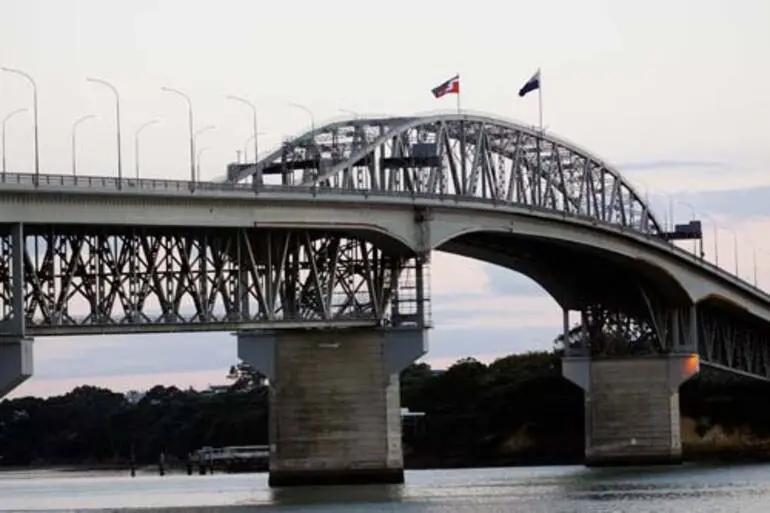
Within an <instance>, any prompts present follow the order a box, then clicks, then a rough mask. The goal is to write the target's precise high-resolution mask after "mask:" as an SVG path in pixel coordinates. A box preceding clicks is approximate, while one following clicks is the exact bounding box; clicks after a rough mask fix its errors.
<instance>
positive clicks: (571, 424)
mask: <svg viewBox="0 0 770 513" xmlns="http://www.w3.org/2000/svg"><path fill="white" fill-rule="evenodd" d="M228 376H229V378H230V379H231V384H230V386H229V387H227V389H226V390H224V391H223V392H221V393H211V392H206V391H203V392H199V391H194V390H180V389H178V388H176V387H163V386H156V387H154V388H152V389H150V390H149V391H147V392H146V393H145V394H144V395H143V396H142V397H141V398H135V397H133V396H131V395H127V394H120V393H116V392H113V391H110V390H107V389H104V388H98V387H93V386H88V385H84V386H81V387H78V388H76V389H74V390H73V391H71V392H70V393H68V394H65V395H61V396H56V397H50V398H46V399H42V398H35V397H24V398H18V399H13V400H4V401H1V402H0V465H4V466H26V465H119V464H125V463H127V462H128V461H130V460H131V458H134V460H135V461H136V462H137V463H140V464H141V463H145V464H151V463H154V462H156V461H157V458H158V455H159V454H160V453H161V452H163V453H165V454H166V455H167V457H169V458H174V457H177V458H181V459H183V458H186V456H187V454H188V453H190V452H191V451H194V450H195V449H198V448H200V447H203V446H214V447H217V446H227V445H264V444H267V443H268V404H267V401H268V394H267V386H266V385H265V382H264V379H263V378H262V376H260V375H259V374H258V373H256V372H254V371H253V370H252V369H250V368H249V367H248V366H246V365H243V364H240V365H237V366H234V367H233V368H231V369H230V373H229V375H228ZM704 376H705V374H704V375H703V376H699V377H697V378H695V379H693V380H691V381H689V382H688V383H686V384H685V385H684V386H683V387H682V389H681V391H680V404H681V411H682V415H683V416H688V417H691V418H693V419H695V420H696V421H697V425H698V429H699V430H702V431H703V432H704V433H705V432H706V431H707V430H708V429H709V428H710V427H711V426H714V425H719V426H721V427H722V428H724V429H727V430H730V429H737V428H741V429H750V430H751V431H752V432H753V433H755V434H756V435H757V436H760V437H766V436H770V412H769V411H768V409H766V408H764V401H765V399H764V398H765V397H766V396H767V392H768V391H769V390H770V385H767V384H765V383H762V382H751V381H749V382H736V383H732V384H731V383H723V382H719V381H714V380H711V379H710V378H707V377H704ZM401 398H402V406H404V407H407V408H409V409H410V410H411V411H415V412H424V413H425V416H423V417H419V418H416V419H411V420H409V421H405V426H404V451H405V458H406V463H407V465H408V466H411V467H428V466H430V467H449V466H464V465H506V464H523V463H554V464H556V463H570V462H578V461H580V460H581V459H582V457H583V443H584V439H583V436H584V435H583V426H584V424H583V423H584V412H583V392H582V391H581V390H580V389H579V388H577V387H576V386H575V385H573V384H571V383H569V382H568V381H567V380H565V379H564V378H563V377H562V376H561V360H560V355H559V354H558V352H538V353H528V354H522V355H511V356H507V357H504V358H500V359H498V360H496V361H494V362H492V363H491V364H488V365H487V364H484V363H481V362H479V361H476V360H474V359H473V358H466V359H462V360H459V361H457V362H456V363H455V364H454V365H452V366H451V367H449V368H448V369H447V370H445V371H441V372H438V371H434V370H433V369H431V367H430V366H429V365H427V364H424V363H418V364H413V365H411V366H409V367H408V368H406V369H405V370H404V371H403V372H402V373H401Z"/></svg>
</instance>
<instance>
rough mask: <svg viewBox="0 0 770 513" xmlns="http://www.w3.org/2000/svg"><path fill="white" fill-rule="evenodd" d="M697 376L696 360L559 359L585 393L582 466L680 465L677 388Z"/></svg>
mask: <svg viewBox="0 0 770 513" xmlns="http://www.w3.org/2000/svg"><path fill="white" fill-rule="evenodd" d="M698 371H699V359H698V355H697V354H672V355H656V356H648V357H631V358H618V359H606V360H604V359H592V358H589V357H580V358H565V359H564V360H563V361H562V372H563V374H564V377H565V378H567V379H569V380H570V381H572V382H573V383H575V384H576V385H578V386H579V387H581V388H582V389H583V390H584V391H585V463H586V465H588V466H609V465H644V464H666V463H681V461H682V442H681V431H680V421H679V420H680V419H679V415H680V414H679V386H680V385H681V384H682V383H684V382H685V381H687V380H688V379H689V378H691V377H692V376H694V375H695V374H697V372H698Z"/></svg>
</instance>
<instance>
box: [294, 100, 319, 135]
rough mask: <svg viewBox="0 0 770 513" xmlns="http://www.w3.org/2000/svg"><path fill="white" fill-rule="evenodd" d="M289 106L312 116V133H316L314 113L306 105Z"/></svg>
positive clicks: (295, 104)
mask: <svg viewBox="0 0 770 513" xmlns="http://www.w3.org/2000/svg"><path fill="white" fill-rule="evenodd" d="M289 105H290V106H292V107H296V108H298V109H301V110H304V111H305V112H307V113H308V115H309V116H310V133H311V134H314V133H315V117H314V116H313V111H311V110H310V109H308V108H307V107H305V106H304V105H301V104H299V103H289Z"/></svg>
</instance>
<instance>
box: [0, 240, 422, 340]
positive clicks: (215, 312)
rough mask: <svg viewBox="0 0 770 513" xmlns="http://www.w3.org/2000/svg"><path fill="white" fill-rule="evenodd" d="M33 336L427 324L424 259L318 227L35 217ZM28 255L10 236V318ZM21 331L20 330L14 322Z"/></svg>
mask: <svg viewBox="0 0 770 513" xmlns="http://www.w3.org/2000/svg"><path fill="white" fill-rule="evenodd" d="M24 230H25V235H24V251H23V253H22V254H21V258H23V269H24V272H23V274H24V283H23V290H24V312H25V313H24V317H25V326H26V332H27V333H28V334H30V335H36V334H37V335H59V334H70V333H106V332H109V333H114V332H136V331H144V332H152V331H196V330H200V331H202V330H226V329H238V328H243V327H248V326H251V325H264V324H265V323H278V324H279V325H289V324H291V325H293V324H300V325H311V324H312V325H322V326H334V325H341V324H344V323H353V324H355V323H365V324H372V325H375V324H376V325H383V324H389V323H393V322H412V323H415V322H416V323H422V322H423V317H420V318H418V315H420V316H424V314H425V308H424V304H425V303H426V301H427V300H426V298H425V297H424V296H425V294H424V291H423V288H422V280H423V273H424V270H423V263H422V261H418V260H416V259H415V258H412V257H411V256H409V255H406V254H398V253H396V252H394V251H392V250H391V251H385V250H383V249H381V248H379V247H377V246H376V245H375V244H374V243H372V242H369V241H367V240H365V239H363V238H358V237H351V236H343V235H341V234H338V233H331V232H321V231H308V230H292V229H284V230H262V229H221V228H217V229H208V230H207V229H195V230H183V229H169V228H156V227H153V228H135V229H126V228H122V227H114V228H110V227H94V228H87V227H83V228H76V229H73V228H64V227H60V226H49V227H39V226H36V227H30V226H25V227H24ZM14 258H16V253H15V252H14V251H13V244H12V243H11V237H10V236H6V237H2V238H1V239H0V319H2V320H3V321H5V322H0V327H1V326H5V327H6V329H5V330H3V331H5V332H6V334H9V333H8V332H9V330H10V328H9V326H10V325H11V324H12V323H10V320H12V319H14V318H15V315H14V300H15V297H14V294H13V285H14V273H13V272H12V268H13V263H14ZM11 331H12V330H11Z"/></svg>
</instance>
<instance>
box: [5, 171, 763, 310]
mask: <svg viewBox="0 0 770 513" xmlns="http://www.w3.org/2000/svg"><path fill="white" fill-rule="evenodd" d="M36 182H37V183H36ZM8 186H10V187H8ZM16 186H21V187H22V188H23V189H24V190H29V192H36V191H40V190H50V189H55V190H61V189H62V188H69V187H72V188H75V189H76V190H82V191H84V192H86V191H88V192H97V191H98V192H105V193H111V194H121V193H129V194H136V193H142V192H150V191H152V192H175V191H178V192H179V193H184V194H195V193H196V192H198V193H204V194H205V193H207V192H240V193H256V194H258V193H261V192H264V193H287V192H291V193H299V192H306V193H307V194H308V195H312V196H313V197H316V196H319V195H344V196H359V197H360V196H363V198H364V199H368V198H371V197H375V198H376V197H380V198H382V197H408V198H411V199H412V200H418V199H427V200H439V201H451V202H452V204H457V205H459V203H458V202H460V201H462V202H463V203H470V204H486V205H492V206H493V207H494V208H496V207H498V206H501V205H502V206H521V207H524V208H527V209H528V210H530V211H539V212H540V213H542V214H545V215H558V216H560V217H563V218H571V219H574V220H578V221H581V222H587V223H590V224H592V225H594V226H599V227H601V228H603V229H606V230H611V231H615V232H618V233H625V234H628V232H629V229H628V228H626V227H623V226H620V225H617V224H612V223H606V222H602V221H600V220H597V219H596V218H593V217H587V216H583V215H579V214H571V213H568V212H559V211H555V210H551V209H547V208H542V207H536V206H531V205H518V204H515V203H508V202H501V201H499V200H494V199H489V198H478V197H473V196H462V197H457V196H456V195H442V194H434V193H411V192H398V191H383V190H376V189H341V188H339V189H338V188H329V187H317V186H313V185H261V186H260V187H259V189H258V190H255V189H254V187H253V186H252V185H250V184H242V183H230V182H191V181H189V180H169V179H157V178H139V179H135V178H123V179H122V180H118V179H117V178H114V177H104V176H72V175H49V174H41V175H38V176H35V175H34V174H32V173H4V174H0V193H2V192H3V191H4V190H10V191H14V192H19V188H18V187H16ZM631 233H633V234H634V235H636V236H641V237H644V238H645V239H646V240H647V242H648V243H651V244H653V245H654V246H656V247H658V249H663V250H669V251H671V252H672V253H673V254H675V255H676V256H677V257H678V258H681V259H683V260H685V261H688V262H690V263H691V264H693V265H697V266H699V267H701V268H703V269H705V270H707V271H710V272H712V273H713V274H716V275H717V276H719V277H720V278H722V279H725V280H727V281H728V282H731V283H733V285H736V286H739V287H741V288H743V289H744V290H745V291H746V292H753V293H755V294H757V295H758V296H760V297H761V298H762V299H764V300H765V301H766V302H768V303H770V294H768V293H767V292H766V291H764V290H762V289H760V288H759V287H758V286H756V285H754V284H752V283H750V282H748V281H746V280H745V279H743V278H741V277H740V276H739V275H737V274H733V273H732V272H731V271H727V270H725V269H723V268H722V267H719V266H718V265H716V264H714V263H712V262H709V261H708V260H705V259H702V258H698V257H697V256H695V255H693V254H691V253H689V252H688V251H686V250H684V249H682V248H679V247H678V246H676V245H675V244H673V243H671V242H669V241H666V240H663V239H661V238H659V237H657V236H656V234H654V233H644V232H641V231H638V230H631Z"/></svg>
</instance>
